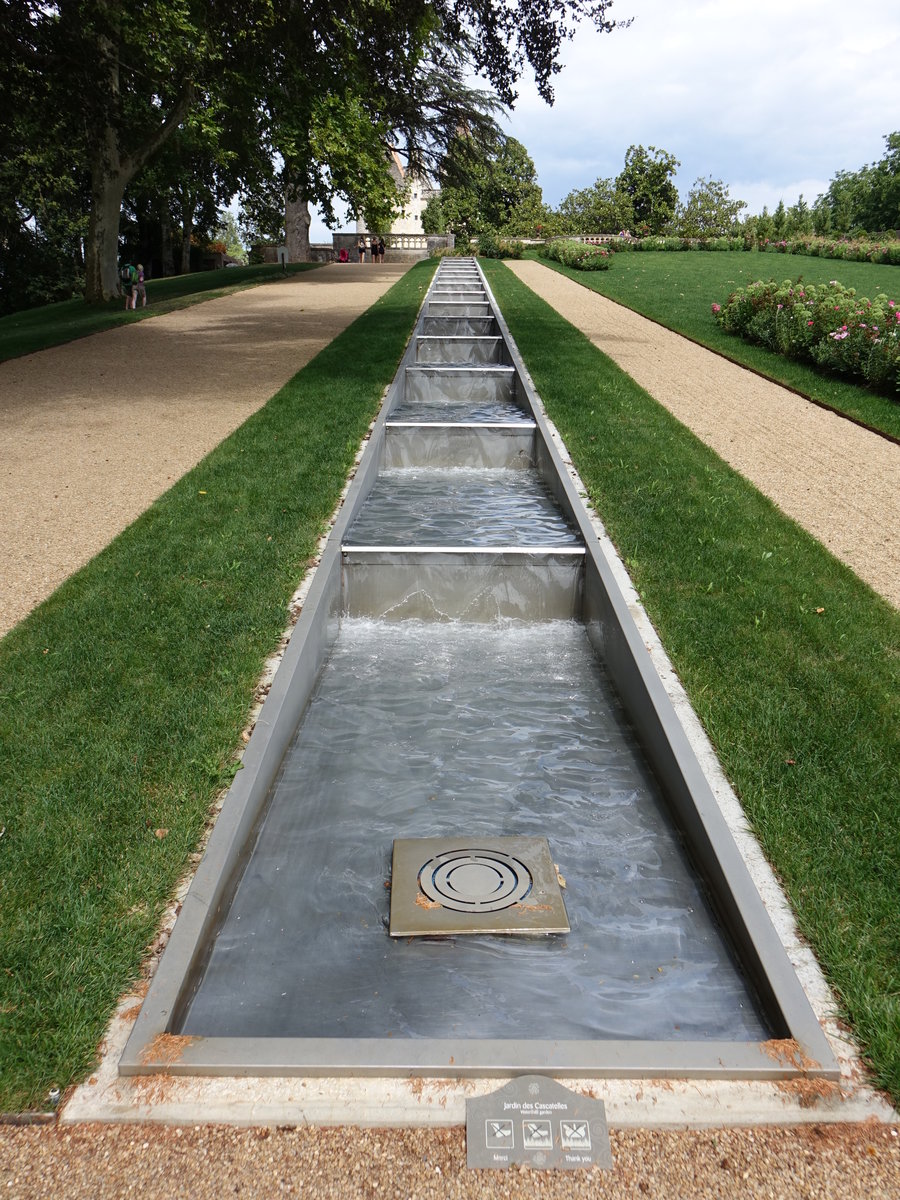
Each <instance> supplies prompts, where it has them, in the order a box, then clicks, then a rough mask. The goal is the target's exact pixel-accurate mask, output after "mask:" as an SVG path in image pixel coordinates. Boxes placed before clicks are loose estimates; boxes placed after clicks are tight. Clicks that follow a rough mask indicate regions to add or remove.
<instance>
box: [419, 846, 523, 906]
mask: <svg viewBox="0 0 900 1200" xmlns="http://www.w3.org/2000/svg"><path fill="white" fill-rule="evenodd" d="M533 882H534V881H533V879H532V876H531V872H530V871H529V869H528V867H527V866H526V865H525V863H523V862H522V861H521V860H520V859H518V858H514V857H513V856H512V855H511V854H504V853H503V852H502V851H501V850H450V851H446V852H444V853H443V854H436V855H435V856H434V857H433V858H430V859H429V860H428V862H427V863H425V865H424V866H423V867H422V869H421V870H420V871H419V887H420V888H421V889H422V891H423V892H424V893H425V895H426V896H427V897H428V899H429V900H432V901H434V902H435V903H437V904H440V905H441V906H442V907H443V908H452V909H454V910H455V911H456V912H467V913H481V912H497V911H498V910H500V909H504V908H510V907H511V906H512V905H513V904H517V903H519V902H520V901H521V900H524V899H525V897H526V896H527V895H528V893H529V892H530V891H531V889H532V887H533Z"/></svg>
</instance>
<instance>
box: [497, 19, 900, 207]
mask: <svg viewBox="0 0 900 1200" xmlns="http://www.w3.org/2000/svg"><path fill="white" fill-rule="evenodd" d="M612 15H613V16H615V17H617V18H619V19H621V18H624V17H626V16H630V15H634V17H635V20H634V23H633V25H632V26H631V27H630V28H629V29H625V30H616V31H615V32H613V33H611V34H598V33H596V32H595V31H593V30H590V29H587V28H582V29H580V30H579V31H578V33H577V34H576V37H575V39H574V40H573V41H572V42H571V43H570V44H569V45H568V46H567V47H566V48H565V53H564V62H565V66H564V70H563V71H562V73H561V74H560V75H558V76H557V77H556V81H555V88H556V96H557V99H556V104H555V105H554V107H553V108H547V107H546V106H545V105H544V104H543V102H542V101H540V100H539V98H538V97H537V95H536V93H535V92H534V89H533V88H527V87H526V86H524V85H523V87H522V95H521V99H520V101H519V104H518V105H517V108H516V111H515V112H514V113H513V115H512V117H511V119H510V121H509V123H508V131H509V132H510V133H511V134H512V135H513V136H514V137H517V138H518V139H519V141H521V142H522V143H523V144H524V145H525V147H526V148H527V149H528V151H529V153H530V154H531V156H532V158H533V159H534V161H535V165H536V167H537V170H538V177H539V180H540V183H541V185H542V187H543V189H544V196H545V199H546V200H547V201H548V202H549V203H551V204H557V203H558V202H559V201H560V200H561V199H562V197H563V196H564V195H565V194H566V193H567V192H569V191H570V190H572V189H573V188H577V187H586V186H588V185H589V184H591V183H593V182H594V180H595V179H596V178H598V177H599V176H615V175H617V174H618V173H619V171H620V170H621V168H622V163H623V161H624V157H625V152H626V150H627V149H628V146H629V145H631V144H633V143H634V144H637V143H640V144H642V145H645V146H647V145H656V146H660V147H663V148H665V149H666V150H668V151H670V152H671V153H673V154H674V155H675V156H676V158H678V159H679V160H680V162H681V164H682V165H681V168H680V170H679V172H678V177H677V180H676V182H677V184H678V187H679V189H680V190H681V192H682V194H684V193H685V192H687V190H688V189H689V188H690V186H691V184H692V183H693V182H694V180H695V179H696V178H697V177H698V176H700V175H703V176H712V177H713V178H716V179H723V180H725V181H726V182H728V181H730V180H739V181H741V185H740V187H739V186H738V184H735V185H733V186H732V189H731V190H732V194H734V195H737V196H739V197H740V198H743V199H747V200H748V201H749V202H750V203H751V209H753V210H754V211H755V204H754V202H753V201H752V200H751V195H752V194H754V190H755V192H756V193H758V195H760V196H765V197H771V196H773V195H777V196H780V195H782V194H783V195H784V197H785V202H786V203H793V202H794V201H795V200H796V198H797V195H798V194H799V191H798V190H796V189H797V188H798V185H799V190H802V191H803V193H804V196H805V197H806V198H807V199H808V200H814V199H815V196H816V195H817V194H818V192H820V191H822V190H823V189H824V187H826V186H827V182H828V180H829V179H830V178H831V177H832V176H833V175H834V174H835V172H836V171H838V170H854V169H856V168H858V167H859V166H861V165H862V164H863V163H865V162H871V161H874V160H875V159H878V158H880V157H881V155H882V153H883V150H884V142H883V135H884V134H886V133H889V132H891V131H892V130H893V129H894V128H900V112H898V110H897V106H896V102H895V100H894V97H895V95H896V92H897V63H898V61H900V14H898V9H897V6H896V4H895V3H894V0H858V3H857V4H856V5H854V6H853V8H852V9H848V7H847V5H846V4H843V3H840V4H839V3H838V2H837V0H755V2H753V3H751V2H750V0H727V2H725V3H722V2H718V3H705V2H703V0H693V2H691V0H683V2H682V3H680V4H673V3H671V0H616V3H615V7H614V9H613V11H612ZM741 188H742V189H743V190H741ZM763 202H764V203H769V205H770V207H771V200H770V199H765V200H763ZM775 203H776V204H777V198H776V199H775Z"/></svg>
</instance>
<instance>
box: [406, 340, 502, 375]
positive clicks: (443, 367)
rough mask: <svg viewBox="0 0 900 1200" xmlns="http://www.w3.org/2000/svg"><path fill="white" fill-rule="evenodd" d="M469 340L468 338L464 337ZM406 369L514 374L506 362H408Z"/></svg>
mask: <svg viewBox="0 0 900 1200" xmlns="http://www.w3.org/2000/svg"><path fill="white" fill-rule="evenodd" d="M465 340H466V341H469V340H470V339H469V338H466V339H465ZM406 370H407V371H417V372H422V373H426V372H427V373H428V374H434V373H440V374H446V375H452V374H454V373H456V374H467V375H472V374H478V375H487V374H493V375H514V374H515V368H514V367H511V366H510V365H509V364H508V363H409V364H408V366H407V368H406Z"/></svg>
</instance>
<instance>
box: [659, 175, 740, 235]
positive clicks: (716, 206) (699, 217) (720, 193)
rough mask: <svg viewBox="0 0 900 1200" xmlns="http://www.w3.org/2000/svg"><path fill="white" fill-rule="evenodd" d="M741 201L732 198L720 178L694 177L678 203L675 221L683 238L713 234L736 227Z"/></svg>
mask: <svg viewBox="0 0 900 1200" xmlns="http://www.w3.org/2000/svg"><path fill="white" fill-rule="evenodd" d="M746 207H747V202H746V201H745V200H732V198H731V195H730V193H729V191H728V188H727V187H726V185H725V184H724V183H723V182H722V180H721V179H712V178H709V179H703V178H702V177H701V178H700V179H697V180H695V181H694V186H693V187H692V188H691V190H690V191H689V192H688V194H687V199H686V200H685V202H684V204H683V205H680V206H679V208H678V211H677V215H676V218H675V223H676V225H677V227H678V229H679V231H680V233H681V235H682V236H683V237H691V238H700V237H717V236H724V235H726V234H729V233H734V232H736V230H737V229H738V227H739V225H740V220H741V213H742V212H743V210H744V209H745V208H746Z"/></svg>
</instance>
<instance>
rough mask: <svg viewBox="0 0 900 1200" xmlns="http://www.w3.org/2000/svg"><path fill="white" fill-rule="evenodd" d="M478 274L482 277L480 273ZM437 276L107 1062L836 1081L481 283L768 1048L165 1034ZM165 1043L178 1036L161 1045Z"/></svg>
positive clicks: (623, 686) (641, 728)
mask: <svg viewBox="0 0 900 1200" xmlns="http://www.w3.org/2000/svg"><path fill="white" fill-rule="evenodd" d="M479 274H480V275H481V271H480V268H479ZM439 276H440V272H438V273H436V275H435V277H434V281H433V283H432V287H431V289H429V292H428V293H426V296H425V300H424V301H423V305H422V308H421V309H420V312H419V316H418V320H417V323H416V328H415V330H414V331H413V335H412V337H411V339H410V342H409V345H408V346H407V349H406V352H405V354H404V357H403V359H402V361H401V363H400V367H399V369H398V372H397V375H396V376H395V379H394V381H393V383H392V384H391V386H390V388H389V389H388V391H387V394H386V396H385V400H384V403H383V404H382V407H381V411H380V413H379V415H378V417H377V419H376V421H375V424H374V426H373V429H372V432H371V435H370V438H369V443H368V446H367V447H366V449H365V452H364V454H363V456H362V459H361V461H360V464H359V467H358V469H357V472H356V475H355V478H354V479H353V481H352V483H351V485H350V488H349V490H348V492H347V496H346V498H345V500H344V503H343V505H342V506H341V508H340V510H339V512H338V515H337V518H336V520H335V524H334V526H333V528H332V530H331V533H330V535H329V537H328V540H327V543H326V546H325V549H324V551H323V554H322V557H321V561H320V563H319V566H318V568H317V569H316V573H315V577H314V579H313V581H312V584H311V587H310V590H309V593H308V595H307V598H306V602H305V604H304V606H303V610H302V612H301V614H300V618H299V620H298V622H297V625H296V627H295V630H294V633H293V636H292V637H291V640H290V643H289V645H288V647H287V649H286V651H285V655H284V658H283V660H282V663H281V665H280V667H279V669H278V671H277V673H276V675H275V678H274V680H273V683H272V687H271V689H270V692H269V695H268V697H267V698H266V701H265V704H264V705H263V708H262V710H261V712H260V714H259V718H258V720H257V724H256V727H255V729H254V731H253V735H252V737H251V739H250V742H249V743H248V745H247V748H246V750H245V752H244V758H243V770H241V771H240V772H238V774H237V775H236V777H235V780H234V783H233V784H232V786H231V788H230V789H229V792H228V795H227V796H226V798H225V802H224V804H223V807H222V811H221V813H220V815H219V818H218V820H217V822H216V825H215V828H214V829H213V832H212V834H211V836H210V840H209V844H208V847H207V850H206V852H205V854H204V856H203V859H202V861H201V863H200V865H199V867H198V868H197V872H196V874H195V876H194V879H193V881H192V883H191V886H190V889H189V891H188V893H187V895H186V897H185V899H184V902H183V904H182V908H181V912H180V914H179V916H178V919H177V921H176V923H175V926H174V929H173V931H172V934H171V937H170V939H169V943H168V946H167V947H166V950H165V952H164V955H163V957H162V959H161V961H160V964H159V967H158V969H157V972H156V974H155V976H154V978H153V980H152V982H151V985H150V988H149V990H148V993H147V996H146V998H145V1000H144V1003H143V1005H142V1008H141V1011H140V1014H139V1015H138V1017H137V1020H136V1022H135V1025H134V1028H133V1029H132V1032H131V1036H130V1037H129V1039H128V1042H127V1045H126V1047H125V1050H124V1052H123V1054H122V1057H121V1059H120V1061H119V1073H120V1074H121V1075H147V1074H156V1073H164V1074H171V1075H198V1076H200V1075H205V1076H210V1075H234V1076H279V1075H281V1076H285V1075H298V1076H301V1075H308V1076H334V1075H344V1076H368V1077H371V1076H385V1075H397V1076H433V1077H442V1078H446V1077H451V1078H455V1077H460V1076H497V1077H502V1076H508V1075H510V1074H518V1073H531V1072H537V1073H544V1074H551V1075H558V1076H561V1077H569V1078H574V1077H578V1076H585V1077H586V1076H602V1075H606V1076H608V1077H609V1078H670V1079H674V1078H682V1079H700V1078H704V1079H757V1080H764V1079H783V1078H790V1077H792V1076H796V1075H801V1074H802V1075H808V1076H817V1077H825V1078H830V1079H837V1078H838V1077H839V1074H840V1072H839V1068H838V1064H837V1062H836V1060H835V1057H834V1054H833V1053H832V1050H831V1047H830V1045H829V1043H828V1040H827V1038H826V1037H825V1034H824V1032H823V1031H822V1028H821V1026H820V1024H819V1022H818V1020H817V1019H816V1016H815V1014H814V1012H813V1010H812V1008H811V1006H810V1003H809V1001H808V999H807V997H806V994H805V993H804V991H803V988H802V987H801V985H800V982H799V980H798V979H797V976H796V973H795V972H794V969H793V967H792V965H791V963H790V960H789V958H788V956H787V953H786V951H785V949H784V947H783V945H782V943H781V941H780V939H779V937H778V934H777V933H776V931H775V928H774V926H773V924H772V922H771V920H770V919H769V916H768V914H767V912H766V910H765V907H764V905H763V902H762V900H761V898H760V896H759V893H758V892H757V889H756V887H755V885H754V883H753V881H752V879H751V877H750V874H749V872H748V870H747V868H746V866H745V864H744V862H743V859H742V857H741V855H740V852H739V851H738V849H737V847H736V845H735V843H734V840H733V838H732V836H731V833H730V831H729V829H728V827H727V824H726V822H725V820H724V818H723V816H722V814H721V812H720V811H719V808H718V805H717V803H716V800H715V797H714V795H713V793H712V789H711V787H710V785H709V783H708V781H707V779H706V777H705V775H704V773H703V770H702V768H701V767H700V764H699V762H698V761H697V758H696V756H695V754H694V752H693V750H692V748H691V746H690V744H689V742H688V739H687V737H686V735H685V733H684V730H683V729H682V726H681V723H680V722H679V720H678V718H677V716H676V714H675V711H674V708H673V707H672V704H671V702H670V700H669V698H668V696H667V694H666V692H665V689H664V687H663V684H662V681H661V680H660V679H659V676H658V675H657V673H656V670H655V668H654V667H653V664H652V662H651V660H650V656H649V653H648V652H647V649H646V647H645V646H644V644H643V642H642V640H641V638H640V635H639V633H638V630H637V628H636V626H635V624H634V621H633V619H632V617H631V614H630V612H629V611H628V608H627V605H626V603H625V600H624V598H623V597H622V595H621V593H620V591H619V588H618V585H617V583H616V581H615V578H614V576H613V573H612V570H611V568H610V566H609V564H608V562H607V560H606V558H605V555H604V552H603V549H602V547H601V545H600V543H599V541H598V539H597V537H596V535H595V533H594V530H593V527H592V525H591V522H590V519H589V517H588V514H587V512H586V510H585V509H584V506H583V504H582V502H581V499H580V497H579V496H578V494H577V492H576V489H575V487H574V485H573V484H572V482H571V480H570V479H569V476H568V473H567V471H566V468H565V464H564V463H563V461H562V458H561V456H560V455H559V453H558V451H557V450H556V447H555V445H554V443H553V439H552V436H551V434H550V427H549V424H548V421H547V418H546V416H545V414H544V410H543V406H542V404H541V402H540V400H539V399H538V397H537V394H536V392H535V389H534V386H533V384H532V382H531V378H530V376H529V374H528V372H527V370H526V368H525V366H524V363H523V361H522V359H521V356H520V355H519V352H518V350H517V348H516V347H515V344H514V343H513V340H512V337H511V335H510V333H509V328H508V326H507V325H506V322H505V320H504V319H503V316H502V314H501V313H500V311H499V309H498V307H497V304H496V301H495V300H494V297H493V295H492V293H491V291H490V288H489V287H488V285H487V282H486V281H484V279H483V275H481V277H482V280H483V282H484V286H485V290H486V294H487V296H488V299H489V303H490V306H491V310H492V312H493V313H494V316H495V318H496V319H497V321H498V325H499V329H500V332H501V336H502V339H503V343H504V349H505V356H508V359H507V358H506V357H505V358H504V360H505V361H510V362H511V364H512V366H513V367H514V369H515V371H516V375H517V385H518V397H519V402H520V404H522V406H523V407H524V408H526V409H530V410H531V413H532V415H533V417H534V420H535V422H536V434H535V438H536V462H537V465H538V466H539V468H540V470H541V472H542V474H543V475H544V478H545V481H546V482H547V483H548V485H549V486H550V487H551V489H552V491H553V492H554V494H555V496H556V498H557V500H558V501H559V503H560V505H561V507H562V508H563V509H564V511H566V512H567V514H568V515H569V516H570V518H571V519H572V520H573V521H574V522H575V523H576V524H577V526H578V528H579V530H580V532H581V534H582V536H583V538H584V543H585V547H586V554H585V580H584V600H583V604H584V620H585V624H586V627H587V629H588V633H589V635H590V637H591V639H592V641H593V642H594V644H595V646H596V647H597V649H598V652H600V653H601V654H602V657H603V659H604V661H605V664H606V666H607V669H608V671H609V674H610V676H611V678H612V680H613V682H614V684H615V686H616V688H617V690H618V692H619V695H620V698H621V700H622V703H623V705H624V707H625V709H626V711H627V712H628V713H629V717H630V719H631V721H632V724H633V726H634V728H635V730H636V732H637V735H638V737H639V739H640V741H641V743H642V746H643V749H644V752H645V753H646V754H647V756H648V759H649V761H650V763H651V765H652V766H653V768H654V770H655V771H656V773H657V776H658V778H659V780H660V783H661V785H662V788H663V791H664V792H665V794H666V796H667V798H668V800H669V802H670V804H671V805H672V808H673V811H674V813H675V814H676V819H677V821H678V824H679V826H680V828H681V829H682V830H683V832H684V834H685V836H686V839H687V841H688V842H689V847H690V852H691V854H692V857H693V858H694V861H695V863H696V865H697V866H698V867H699V869H700V872H701V875H702V877H703V878H704V880H705V881H706V883H707V887H708V890H709V892H710V895H711V897H712V899H713V902H714V906H715V908H716V910H717V912H718V915H719V917H720V919H721V920H722V921H723V923H724V925H725V926H726V929H727V930H728V933H729V935H730V936H731V938H732V940H733V942H734V944H735V945H736V948H737V951H738V954H739V957H740V959H741V962H742V965H743V966H744V969H745V970H746V971H747V972H748V974H749V976H750V978H751V980H752V982H753V984H754V986H755V987H756V988H757V990H758V992H759V993H760V996H761V999H762V1002H763V1007H764V1009H765V1010H766V1012H767V1015H768V1016H769V1018H770V1020H772V1021H773V1022H775V1023H776V1025H777V1023H778V1021H779V1020H780V1021H781V1022H782V1028H781V1029H778V1030H776V1033H775V1038H774V1040H773V1042H771V1043H762V1044H756V1043H744V1042H740V1043H733V1042H715V1041H710V1042H699V1043H698V1042H665V1041H654V1042H645V1041H628V1042H618V1041H600V1040H598V1041H584V1042H582V1041H572V1042H569V1041H552V1040H547V1041H534V1040H524V1039H523V1040H516V1039H509V1040H499V1041H495V1040H455V1039H454V1040H446V1039H425V1038H423V1039H386V1038H357V1039H353V1038H348V1039H331V1038H326V1039H322V1038H306V1039H304V1038H196V1037H180V1036H178V1034H177V1029H178V1021H179V1016H180V1009H181V1008H182V1006H183V1003H184V1000H185V996H186V993H187V989H188V988H189V986H190V981H191V980H192V979H193V978H194V977H195V975H196V973H197V970H198V968H199V966H200V964H201V961H202V957H203V954H204V951H205V947H206V946H207V944H208V942H209V939H210V938H211V935H212V932H213V930H214V929H215V926H216V925H217V923H218V921H219V917H220V914H221V912H222V910H223V908H224V907H225V906H226V905H227V902H228V897H229V894H230V891H231V888H232V884H233V882H234V880H235V879H236V878H237V877H238V876H239V874H240V872H241V870H242V869H243V866H244V863H245V857H246V854H247V852H248V842H249V841H250V840H251V835H252V832H253V830H254V827H255V825H256V823H257V821H258V819H259V817H260V814H261V813H262V811H263V810H264V806H265V803H266V800H267V797H268V794H269V791H270V788H271V785H272V783H273V782H274V779H275V777H276V775H277V772H278V769H279V766H280V764H281V761H282V758H283V756H284V754H285V752H286V750H287V747H288V745H289V743H290V741H291V738H292V736H293V734H294V731H295V729H296V727H297V725H298V723H299V721H300V719H301V717H302V715H303V711H304V709H305V707H306V704H307V701H308V699H309V697H310V695H311V693H312V690H313V688H314V686H315V682H316V679H317V676H318V674H319V671H320V669H321V667H322V665H323V663H324V661H325V659H326V657H327V655H328V651H329V648H330V646H331V644H332V642H333V640H334V638H335V637H336V636H337V631H338V625H339V620H340V604H341V561H342V545H343V541H344V535H345V533H346V531H347V529H348V527H349V525H350V524H351V522H352V521H353V519H354V517H355V516H356V514H357V512H358V511H359V508H360V507H361V505H362V504H363V502H364V501H365V498H366V496H367V494H368V492H369V490H370V489H371V487H372V485H373V483H374V481H375V477H376V476H377V474H378V471H379V469H380V466H381V463H382V461H383V456H384V443H385V424H386V422H387V420H388V419H389V415H390V412H391V409H392V408H393V407H394V405H395V403H396V401H397V398H398V396H399V395H400V393H401V389H402V382H403V378H404V372H405V369H406V367H407V366H410V365H415V363H416V337H417V335H418V334H419V332H420V330H421V328H422V325H423V317H424V315H425V314H426V312H427V304H428V300H429V296H430V295H431V291H432V290H433V289H434V286H435V283H436V282H437V281H438V280H439ZM173 1030H174V1031H176V1032H174V1033H173Z"/></svg>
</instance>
